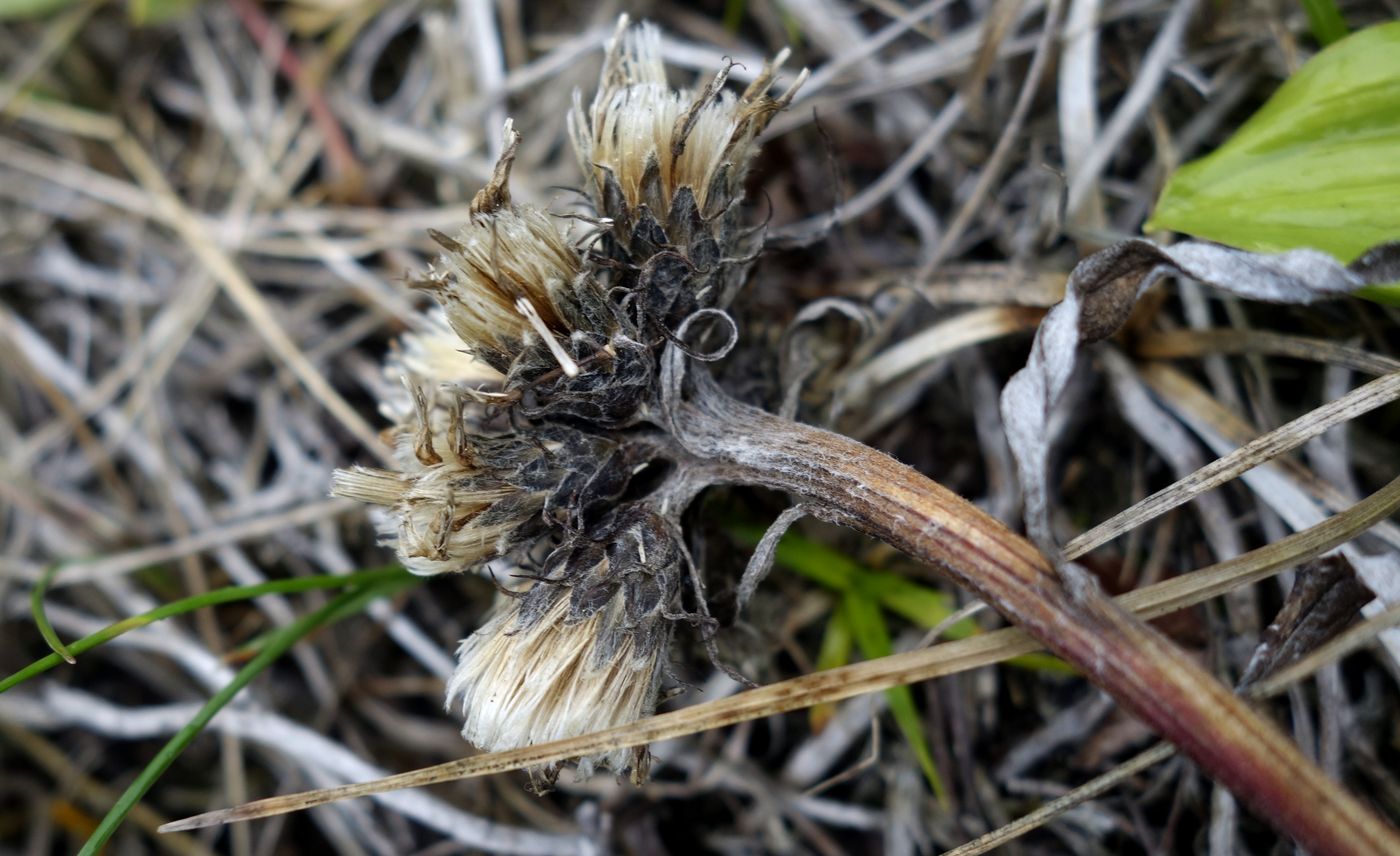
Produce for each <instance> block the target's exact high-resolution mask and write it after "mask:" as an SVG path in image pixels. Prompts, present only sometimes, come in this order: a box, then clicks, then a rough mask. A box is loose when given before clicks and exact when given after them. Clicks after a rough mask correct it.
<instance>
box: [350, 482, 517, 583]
mask: <svg viewBox="0 0 1400 856" xmlns="http://www.w3.org/2000/svg"><path fill="white" fill-rule="evenodd" d="M482 481H483V479H482V478H481V477H480V474H478V473H475V472H473V471H471V470H470V469H468V468H466V467H463V466H462V465H461V464H460V463H458V462H456V461H455V460H453V461H446V462H443V463H440V464H435V465H432V466H427V467H423V468H422V469H421V470H419V471H418V472H416V473H412V474H408V473H392V472H388V471H386V470H376V469H369V468H366V467H353V468H351V469H348V470H336V472H335V474H334V476H333V480H332V484H331V493H332V494H333V495H335V496H343V497H346V498H348V499H354V500H358V501H360V502H365V503H369V504H371V505H378V506H382V507H383V508H385V509H386V511H387V513H385V514H381V515H376V517H377V519H376V524H377V526H378V527H379V532H380V535H381V537H382V539H383V541H384V542H385V543H387V544H391V545H392V546H393V547H394V549H395V551H396V552H397V553H398V558H399V561H400V562H402V563H403V566H404V567H405V568H407V569H408V570H409V571H411V572H413V573H415V574H422V575H430V574H442V573H453V572H457V571H464V570H468V569H470V568H476V567H479V566H481V565H482V564H483V563H485V562H486V561H487V560H489V559H493V558H495V557H496V556H499V555H501V554H502V553H504V552H506V551H507V550H508V549H509V547H510V546H511V536H512V535H514V534H515V532H516V531H517V530H518V529H519V528H520V527H521V526H522V525H523V524H524V523H526V522H527V521H528V520H529V519H530V518H531V517H533V516H534V515H535V514H537V513H538V511H539V509H540V508H541V507H543V505H544V496H543V494H539V495H536V494H532V493H526V492H523V491H521V490H519V489H518V488H515V487H513V486H511V485H508V484H503V483H498V482H497V483H491V484H489V485H482V484H481V482H482ZM507 499H509V500H511V502H510V504H509V506H504V505H502V506H500V507H498V504H499V503H501V501H502V500H507Z"/></svg>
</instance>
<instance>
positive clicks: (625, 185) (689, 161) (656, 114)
mask: <svg viewBox="0 0 1400 856" xmlns="http://www.w3.org/2000/svg"><path fill="white" fill-rule="evenodd" d="M786 57H787V51H784V52H782V53H781V54H779V55H778V57H777V58H775V60H774V61H773V62H770V63H768V64H767V65H765V66H764V68H763V71H762V72H761V73H760V74H759V76H758V77H757V78H756V79H755V80H754V82H753V83H752V84H751V85H750V86H749V87H748V89H747V90H745V91H744V92H743V94H742V95H739V96H735V95H734V94H733V93H732V92H728V91H726V90H724V88H723V86H724V82H725V80H726V79H727V77H728V70H727V69H722V70H720V71H719V72H718V73H717V74H716V75H715V77H714V79H713V80H712V81H711V82H710V83H709V85H707V86H706V87H705V88H704V89H701V90H699V91H688V90H681V91H677V90H674V89H671V87H670V86H669V85H668V84H667V82H666V70H665V65H664V63H663V62H662V59H661V32H660V30H658V29H657V28H656V27H654V26H652V25H651V24H648V23H643V24H640V25H638V26H628V22H627V19H626V16H623V18H622V20H621V21H620V22H619V25H618V32H617V34H616V35H614V36H613V40H612V42H611V43H610V44H609V47H608V56H607V59H606V60H605V63H604V66H603V73H602V77H601V79H600V81H599V85H598V92H597V94H596V95H595V97H594V99H593V103H592V105H591V106H590V107H589V108H588V109H587V110H586V111H585V109H584V107H583V102H582V97H581V95H580V94H579V93H578V92H575V94H574V109H573V111H572V113H571V114H570V115H569V128H570V134H571V135H572V137H573V140H574V148H575V150H576V151H577V153H578V157H579V162H580V164H581V166H582V167H583V170H584V173H585V174H586V175H589V176H592V177H593V179H594V181H596V182H597V184H598V188H599V193H600V195H602V192H603V189H604V183H605V182H606V181H607V177H608V176H609V175H611V177H612V178H614V179H616V181H617V183H618V185H619V187H620V188H621V190H622V193H623V196H624V197H625V199H626V201H627V204H628V206H629V207H631V208H633V209H635V208H636V207H637V206H638V205H640V204H641V203H642V202H644V201H647V200H645V199H644V196H645V193H644V188H643V183H644V182H643V179H644V175H645V173H646V171H647V170H648V168H649V165H650V164H652V163H654V164H655V168H657V169H658V170H659V174H660V178H661V188H662V194H663V195H662V198H661V199H660V200H659V201H660V203H661V205H663V206H665V205H669V204H670V201H671V198H672V195H673V194H674V192H675V191H676V190H677V189H678V188H680V187H690V188H691V190H692V191H693V192H694V193H695V198H696V202H697V203H698V204H699V206H700V208H701V210H706V206H707V204H708V203H709V202H710V201H711V200H709V199H708V196H709V194H710V191H711V187H712V184H713V182H714V179H715V177H716V175H717V174H718V173H719V172H720V170H721V167H722V166H724V165H726V164H728V165H729V167H730V177H729V181H728V184H729V185H730V186H731V187H734V186H737V182H738V181H739V180H741V179H742V177H743V174H744V172H745V171H746V170H747V168H748V164H749V162H750V161H751V160H752V158H753V156H754V155H755V154H756V152H757V146H756V145H755V139H756V138H757V136H758V134H759V132H761V131H762V130H763V128H764V127H766V126H767V124H768V122H769V120H770V119H771V118H772V116H773V115H774V114H775V113H777V112H778V111H779V110H781V109H783V108H784V107H786V106H787V105H788V103H790V102H791V100H792V98H793V96H794V95H796V92H797V89H798V87H800V86H801V85H802V83H803V82H804V81H805V80H806V75H807V73H806V71H805V70H804V71H803V72H802V73H801V74H799V75H798V78H797V80H796V82H794V83H793V84H792V86H790V87H789V88H788V89H787V90H786V91H785V92H784V93H783V94H782V95H781V96H779V97H777V98H772V97H769V96H768V94H767V92H768V89H769V87H770V86H771V85H772V83H773V79H774V77H775V72H776V65H777V64H779V63H781V62H782V60H783V59H785V58H786ZM716 201H721V202H727V200H716ZM652 205H653V207H655V205H656V202H655V201H653V202H652ZM653 213H654V214H655V215H656V216H658V217H663V216H664V215H665V213H666V212H665V211H664V210H663V211H655V212H653Z"/></svg>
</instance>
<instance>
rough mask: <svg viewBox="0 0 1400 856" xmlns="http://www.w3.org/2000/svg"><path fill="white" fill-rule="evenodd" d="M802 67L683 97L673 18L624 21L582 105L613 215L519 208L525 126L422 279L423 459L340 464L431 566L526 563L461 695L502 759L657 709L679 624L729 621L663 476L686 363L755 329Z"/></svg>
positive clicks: (580, 113) (399, 543) (578, 112)
mask: <svg viewBox="0 0 1400 856" xmlns="http://www.w3.org/2000/svg"><path fill="white" fill-rule="evenodd" d="M783 58H784V56H780V57H778V58H777V59H776V60H775V62H774V63H770V64H769V65H768V66H766V67H765V68H764V69H763V71H762V72H761V73H760V74H759V75H758V77H757V79H755V80H754V82H753V83H752V84H751V85H750V86H749V87H748V88H747V89H746V90H745V91H743V92H742V93H741V94H737V95H736V94H735V93H732V92H730V91H729V90H728V89H726V88H725V83H726V79H727V77H728V72H729V69H728V68H725V69H722V70H720V71H719V73H718V74H716V75H715V76H714V78H713V79H712V80H711V81H710V82H709V83H708V84H707V85H705V86H704V87H702V88H699V89H697V90H695V91H686V90H675V89H672V88H671V87H670V85H669V84H668V83H667V80H666V72H665V69H664V67H663V65H662V61H661V53H660V36H659V33H658V32H657V30H656V29H654V28H653V27H651V26H649V25H645V24H643V25H641V26H630V25H629V24H628V23H627V21H626V19H625V18H624V19H623V21H622V22H620V24H619V27H618V31H617V33H616V34H615V36H614V38H613V40H612V42H611V43H610V45H609V48H608V52H607V57H606V60H605V65H604V68H603V73H602V78H601V81H600V85H599V88H598V91H597V93H596V95H595V96H594V98H593V101H592V103H591V104H590V105H589V106H587V107H585V106H584V104H583V99H582V96H581V95H578V94H576V95H575V104H574V109H573V112H572V114H571V115H570V116H569V127H570V132H571V136H572V139H573V143H574V146H575V149H576V151H577V154H578V157H579V163H580V165H581V166H582V168H583V171H584V179H585V181H584V187H585V190H586V195H587V198H588V202H589V204H590V206H591V208H592V211H591V214H590V215H589V216H586V217H581V218H579V217H575V218H573V226H572V230H571V229H570V228H569V227H568V226H567V225H566V224H568V223H569V221H567V220H564V219H562V218H556V217H554V216H552V215H551V214H549V213H548V212H546V211H542V210H540V209H538V208H534V207H531V206H529V205H523V204H517V203H516V202H515V201H514V200H513V199H512V198H511V192H510V171H511V167H512V165H513V162H514V158H515V153H516V148H517V144H518V141H519V137H518V135H516V134H515V132H514V130H513V129H512V127H511V126H510V125H509V123H508V124H507V126H506V131H505V133H506V146H505V149H504V153H503V154H502V156H501V158H500V161H499V162H498V164H497V166H496V169H495V172H494V174H493V176H492V179H491V181H490V183H489V184H488V185H487V186H486V187H485V188H484V189H482V190H481V192H480V193H478V194H477V195H476V197H475V198H474V199H473V202H472V205H471V216H470V220H469V222H467V223H466V224H465V225H464V226H463V227H462V228H461V229H460V230H458V231H456V232H455V233H453V234H450V235H449V234H443V233H440V232H433V233H432V237H433V238H434V240H435V241H436V242H437V243H438V244H439V245H440V246H441V247H442V248H443V250H444V252H443V253H442V255H441V256H439V257H438V259H437V260H436V261H435V262H434V264H433V265H432V266H431V268H430V269H429V270H428V271H427V273H426V275H424V276H423V277H422V278H421V279H420V280H419V281H418V282H416V283H414V285H415V287H417V288H420V289H423V290H426V291H427V292H429V293H431V294H432V296H433V297H434V298H436V300H437V302H438V304H439V305H440V307H441V314H440V315H436V316H433V317H432V318H430V319H427V320H426V322H425V325H424V330H423V331H422V332H419V333H415V334H412V335H410V336H407V337H405V339H404V341H403V342H401V343H400V344H399V345H398V346H397V348H396V350H395V352H394V353H393V354H392V355H391V358H390V360H389V363H388V365H387V366H386V371H387V372H388V373H390V374H392V375H395V376H396V380H397V379H399V378H401V379H402V383H403V385H404V388H405V394H404V395H402V396H397V397H393V398H391V399H390V400H386V401H385V402H384V403H383V407H382V410H383V412H384V415H385V416H386V417H388V418H389V419H391V420H392V421H394V423H395V427H394V428H393V429H391V434H392V437H393V440H394V443H395V446H396V450H397V458H398V462H399V469H398V471H387V470H379V469H369V468H364V467H356V468H353V469H349V470H342V471H339V472H337V473H336V477H335V482H334V486H333V492H334V493H335V494H336V495H339V496H345V497H349V498H352V499H355V500H359V501H362V502H365V503H368V504H370V505H372V506H374V507H375V510H374V518H375V522H376V525H377V526H378V528H379V531H380V534H381V537H382V539H383V541H384V542H385V543H386V544H391V545H392V546H393V547H394V548H395V550H396V551H397V553H398V556H399V558H400V560H401V561H402V562H403V563H404V565H405V566H406V567H407V568H408V569H409V570H411V571H413V572H415V573H419V574H439V573H449V572H458V571H474V570H475V571H480V570H483V569H486V568H487V566H488V563H489V562H491V561H492V560H494V559H501V560H503V562H504V563H505V565H507V566H508V567H511V568H514V569H515V571H516V572H515V573H512V574H508V575H507V577H508V580H507V582H505V583H502V584H499V585H498V587H499V588H500V590H501V596H500V600H499V603H498V604H497V606H496V608H495V611H494V612H493V614H492V617H491V618H490V619H489V620H488V622H487V623H486V624H485V626H483V627H482V628H481V629H480V630H478V631H477V632H476V633H475V634H474V635H472V636H471V637H470V638H468V639H467V640H465V641H464V642H463V643H462V645H461V648H460V650H459V663H458V667H457V670H456V673H455V675H454V677H453V678H452V680H451V682H450V685H449V687H448V704H449V707H450V708H451V707H456V706H457V705H459V704H460V709H461V711H462V713H463V715H464V717H465V725H464V727H463V731H462V733H463V735H464V736H465V737H466V738H467V739H468V740H470V741H471V742H472V743H474V744H476V745H477V746H479V747H481V748H483V749H486V750H500V749H507V748H514V747H518V746H523V745H529V744H534V743H539V742H544V741H549V740H556V739H560V738H565V737H570V736H576V735H578V734H582V733H586V732H589V731H592V730H596V729H598V728H600V727H606V726H612V725H620V724H625V723H628V722H631V721H634V720H636V719H638V718H640V717H643V716H647V715H649V714H650V713H651V712H652V710H653V709H654V707H655V704H656V699H657V694H658V690H659V687H660V685H661V683H662V680H663V678H664V676H665V674H666V666H667V662H668V656H667V655H668V651H669V649H670V647H671V642H672V639H673V636H674V626H675V624H676V622H678V621H682V620H684V621H688V622H691V623H692V624H697V625H698V626H701V627H702V629H703V632H708V626H707V625H706V624H705V622H706V621H707V620H708V619H707V615H708V613H707V612H706V605H705V600H704V596H703V591H701V590H700V587H701V584H700V582H699V577H698V576H697V575H696V574H695V572H694V568H693V566H692V565H691V563H690V559H689V554H688V552H687V550H686V546H685V543H684V541H683V538H682V534H681V527H680V523H679V518H680V514H681V512H683V511H684V510H685V506H686V505H687V504H688V502H689V499H690V498H691V497H692V496H693V495H694V493H695V491H696V490H697V488H696V486H695V484H694V483H691V482H687V480H686V479H685V478H683V477H678V478H662V479H660V480H659V482H658V480H657V479H655V478H648V479H645V481H646V484H642V482H643V481H644V479H643V477H642V475H641V474H642V473H644V472H647V471H648V470H651V471H652V473H653V474H654V472H655V470H656V469H663V467H665V466H668V465H674V464H675V461H674V456H669V458H668V451H667V450H668V446H667V443H666V442H665V440H664V426H665V425H666V423H667V415H666V413H665V412H664V410H665V402H664V400H663V399H664V396H663V395H662V393H661V390H660V380H661V375H662V365H663V361H664V359H666V356H665V355H666V354H667V353H676V352H679V353H682V354H684V355H686V356H687V357H698V358H701V359H713V358H716V357H717V356H720V355H722V354H723V353H725V352H726V351H727V350H728V348H729V347H730V346H732V344H733V341H734V339H735V337H736V335H737V327H736V325H735V324H734V322H733V321H732V320H731V319H730V318H729V316H728V314H727V313H726V312H725V309H726V308H727V307H728V306H729V304H730V302H731V301H732V300H733V298H734V296H735V293H736V292H737V291H738V290H739V288H740V286H741V285H742V284H743V281H744V278H745V275H746V273H747V271H748V268H749V266H750V263H751V261H752V259H753V257H754V255H755V254H756V252H757V250H758V249H759V244H760V242H761V237H760V236H759V235H758V234H757V233H756V232H755V230H752V229H746V228H745V223H744V210H743V202H744V179H745V176H746V175H747V173H748V170H749V166H750V164H751V162H752V161H753V158H754V156H755V154H756V153H757V142H756V140H757V137H758V135H759V133H760V132H762V130H763V129H764V127H765V126H766V125H767V124H768V122H769V121H770V120H771V118H772V117H773V116H774V115H775V114H776V113H777V112H778V111H779V110H781V109H783V107H785V106H786V105H787V104H788V103H789V102H790V101H791V99H792V97H793V95H794V93H795V91H796V89H797V87H798V86H800V85H801V82H802V80H803V79H804V78H805V72H804V73H803V74H802V75H800V76H798V77H797V78H796V82H795V83H794V84H793V85H792V86H791V87H790V88H789V89H787V91H786V92H784V93H783V94H782V95H780V96H773V95H770V94H769V90H770V89H771V87H772V84H773V81H774V78H775V76H776V72H775V68H776V66H777V64H780V63H781V62H782V60H783ZM580 222H581V223H584V224H585V228H580V227H579V226H578V224H579V223H580ZM506 426H508V427H506ZM653 466H655V469H652V468H653ZM670 469H672V470H674V469H677V468H676V467H674V466H670ZM687 586H689V587H690V588H691V591H692V594H693V596H692V597H690V598H689V599H688V601H686V602H688V603H690V604H693V605H694V608H695V609H696V610H698V613H697V614H687V613H686V611H685V609H684V608H683V606H682V602H683V600H684V598H683V590H685V589H686V588H687ZM596 764H603V765H605V766H607V767H609V768H612V769H613V770H616V771H618V772H622V771H624V770H629V769H630V771H631V772H632V775H633V776H634V777H638V778H639V777H641V776H644V775H645V771H646V754H645V751H641V752H633V751H630V750H629V751H623V752H616V753H612V754H609V755H606V756H604V757H599V758H585V759H581V760H580V769H581V770H583V771H585V772H586V771H588V770H591V769H592V768H593V767H594V766H595V765H596ZM535 772H537V773H540V774H542V775H544V776H545V777H546V778H547V777H549V776H551V775H553V774H554V772H556V771H555V770H543V771H535Z"/></svg>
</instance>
